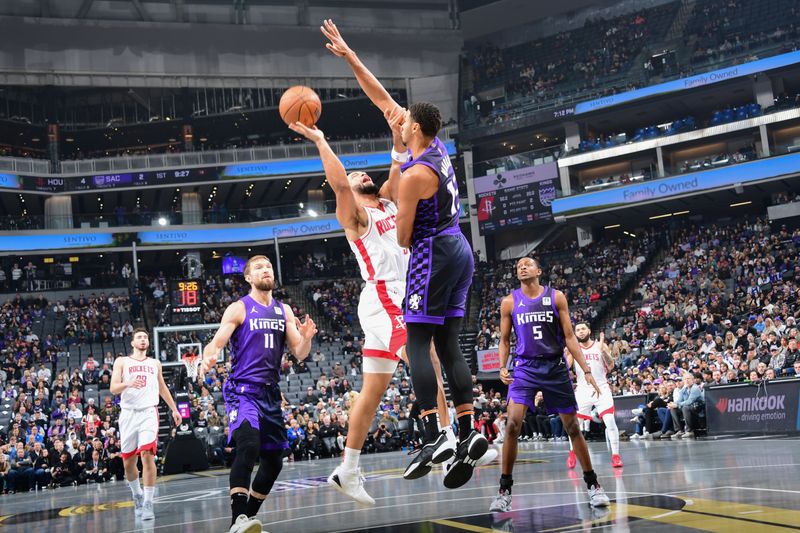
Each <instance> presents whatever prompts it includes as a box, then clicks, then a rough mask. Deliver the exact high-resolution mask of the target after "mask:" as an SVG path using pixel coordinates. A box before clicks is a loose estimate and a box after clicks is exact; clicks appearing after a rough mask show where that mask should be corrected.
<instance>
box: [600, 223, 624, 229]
mask: <svg viewBox="0 0 800 533" xmlns="http://www.w3.org/2000/svg"><path fill="white" fill-rule="evenodd" d="M620 226H621V224H611V225H610V226H603V229H613V228H618V227H620Z"/></svg>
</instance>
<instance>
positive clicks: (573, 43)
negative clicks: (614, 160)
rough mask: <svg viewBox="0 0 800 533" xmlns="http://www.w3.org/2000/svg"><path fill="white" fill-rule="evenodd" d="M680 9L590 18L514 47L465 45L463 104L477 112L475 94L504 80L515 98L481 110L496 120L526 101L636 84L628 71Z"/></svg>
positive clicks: (662, 8)
mask: <svg viewBox="0 0 800 533" xmlns="http://www.w3.org/2000/svg"><path fill="white" fill-rule="evenodd" d="M676 11H677V3H675V2H673V3H669V4H666V5H664V6H659V7H655V8H651V9H647V10H643V11H640V12H637V13H633V14H628V15H623V16H620V17H617V18H614V19H611V20H603V19H598V20H594V21H591V20H588V21H587V22H586V24H585V25H584V27H583V28H580V29H577V30H574V31H570V32H562V33H558V34H556V35H553V36H550V37H545V38H543V39H539V40H536V41H533V42H528V43H524V44H521V45H518V46H514V47H511V48H505V49H500V48H498V47H497V46H495V45H493V44H486V45H483V46H481V47H479V48H476V49H474V50H467V61H468V65H469V67H468V68H469V72H470V73H471V78H472V79H471V82H472V85H473V90H472V91H471V92H470V93H468V94H465V95H464V97H465V99H466V100H467V102H468V104H465V107H467V108H468V109H469V108H473V109H474V110H475V111H478V109H477V108H478V107H479V104H480V102H479V101H478V98H477V97H476V96H475V93H480V92H481V91H482V90H485V89H487V88H491V87H495V86H498V85H502V86H503V87H504V90H505V96H506V102H507V103H508V102H514V103H513V104H511V105H510V106H508V105H506V106H505V108H504V109H496V108H494V107H493V106H488V108H487V106H484V108H483V109H481V110H480V115H482V116H483V120H484V122H488V123H493V122H499V121H503V120H507V119H508V111H511V110H512V109H513V107H515V106H519V105H523V104H524V105H530V104H531V103H538V102H546V101H549V100H555V99H558V98H563V97H564V96H566V95H568V94H582V95H584V96H586V97H588V96H589V95H597V96H601V95H605V94H613V93H615V92H620V91H621V90H630V89H633V88H636V87H635V86H633V85H632V84H631V83H629V82H628V81H626V80H624V79H623V77H624V76H623V75H624V73H625V72H626V71H627V70H628V69H629V68H630V66H631V63H632V61H633V59H635V58H636V56H637V55H638V54H639V52H640V51H641V49H642V47H643V46H644V45H645V44H646V43H648V42H649V41H650V40H652V39H658V38H661V37H662V36H663V34H664V32H666V29H667V28H668V26H669V23H670V22H671V20H672V17H673V16H674V13H675V12H676ZM606 82H608V83H606Z"/></svg>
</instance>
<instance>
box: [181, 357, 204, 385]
mask: <svg viewBox="0 0 800 533" xmlns="http://www.w3.org/2000/svg"><path fill="white" fill-rule="evenodd" d="M181 359H182V360H183V364H184V365H185V366H186V377H188V378H189V379H190V380H192V382H193V383H194V382H196V381H197V374H198V371H199V370H200V364H201V363H202V360H201V359H200V357H199V356H197V355H185V356H183V357H182V358H181Z"/></svg>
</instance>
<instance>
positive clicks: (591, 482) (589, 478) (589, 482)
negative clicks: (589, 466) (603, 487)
mask: <svg viewBox="0 0 800 533" xmlns="http://www.w3.org/2000/svg"><path fill="white" fill-rule="evenodd" d="M583 481H585V482H586V487H587V488H590V489H591V488H592V487H594V486H596V485H600V483H598V481H597V474H595V473H594V470H587V471H585V472H584V473H583Z"/></svg>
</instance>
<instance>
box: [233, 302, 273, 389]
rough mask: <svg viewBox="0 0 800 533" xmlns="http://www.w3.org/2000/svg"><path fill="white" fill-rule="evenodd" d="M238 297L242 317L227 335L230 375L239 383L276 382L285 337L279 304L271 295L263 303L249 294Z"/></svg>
mask: <svg viewBox="0 0 800 533" xmlns="http://www.w3.org/2000/svg"><path fill="white" fill-rule="evenodd" d="M240 301H241V302H242V303H243V304H244V308H245V319H244V322H243V323H242V325H241V326H239V327H238V328H236V330H235V331H234V332H233V335H232V336H231V348H232V353H233V355H232V356H231V373H230V378H231V379H232V380H233V381H234V382H242V383H253V384H264V383H278V382H279V379H280V378H279V376H280V368H281V359H282V358H283V345H284V341H285V339H286V314H285V313H284V308H283V304H282V303H281V302H279V301H278V300H276V299H275V298H273V299H272V303H271V304H270V305H269V306H267V307H264V306H263V305H261V304H260V303H258V302H256V301H255V300H254V299H253V298H252V297H251V296H250V295H249V294H248V295H247V296H245V297H244V298H242V299H241V300H240Z"/></svg>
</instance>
